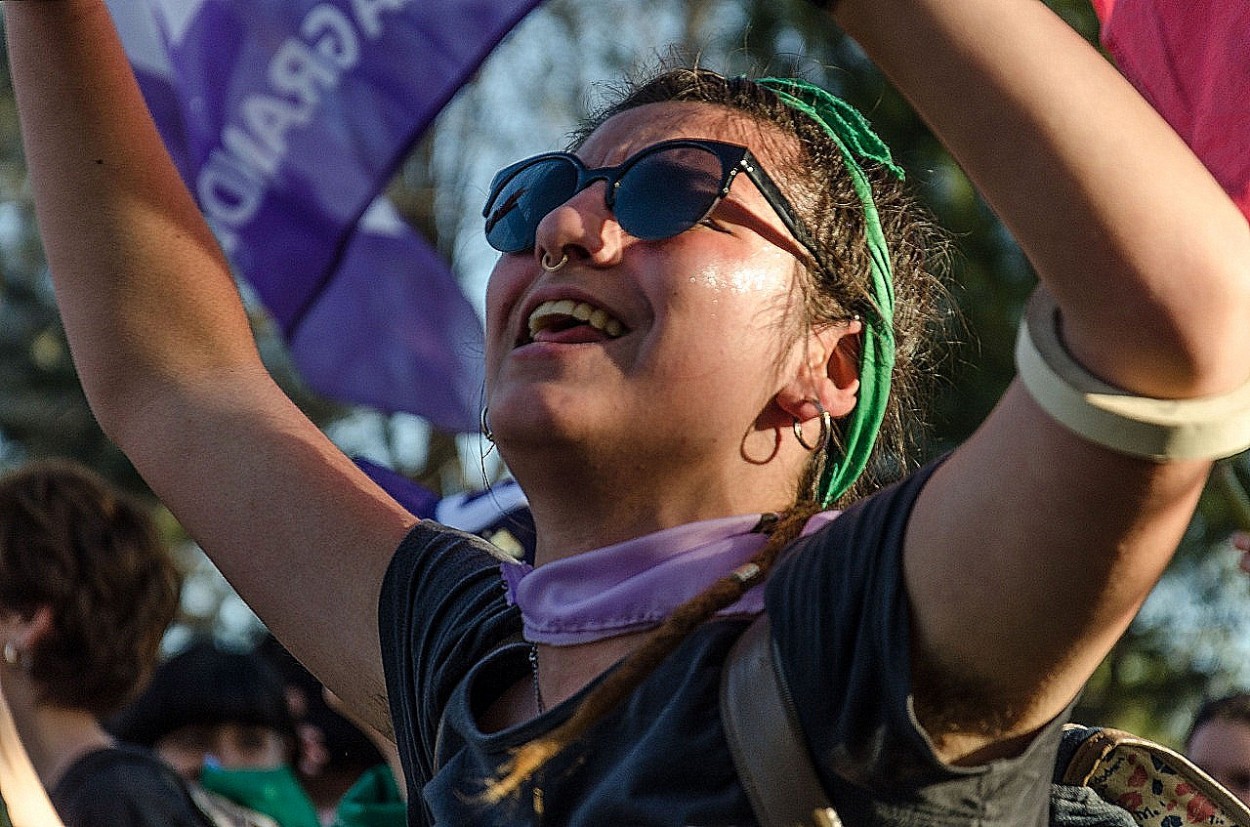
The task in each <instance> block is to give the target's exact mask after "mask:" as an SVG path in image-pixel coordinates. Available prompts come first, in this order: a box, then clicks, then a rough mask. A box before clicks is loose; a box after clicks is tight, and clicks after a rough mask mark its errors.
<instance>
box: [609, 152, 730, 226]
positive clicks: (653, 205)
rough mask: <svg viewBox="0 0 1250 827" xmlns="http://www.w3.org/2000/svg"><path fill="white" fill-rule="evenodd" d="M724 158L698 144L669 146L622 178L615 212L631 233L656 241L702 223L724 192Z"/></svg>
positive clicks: (636, 165)
mask: <svg viewBox="0 0 1250 827" xmlns="http://www.w3.org/2000/svg"><path fill="white" fill-rule="evenodd" d="M722 177H723V170H722V168H721V161H720V158H719V157H717V156H716V155H714V154H713V153H711V152H709V151H708V150H706V149H701V148H699V147H693V146H678V147H669V148H666V149H662V150H659V151H657V152H653V153H651V154H649V155H646V156H644V157H642V158H640V159H639V160H638V161H637V162H636V163H635V164H634V165H633V166H632V167H630V168H629V170H628V171H627V172H626V173H625V174H624V175H623V176H622V177H621V180H620V183H619V184H618V185H617V189H616V195H615V198H616V203H615V204H614V205H613V210H614V211H615V213H616V218H617V221H619V222H620V224H621V227H623V228H624V229H625V231H626V232H628V233H629V234H630V235H633V236H634V237H636V238H642V239H646V240H650V241H654V240H657V239H662V238H671V237H672V236H675V235H677V234H678V233H682V232H685V231H686V230H688V229H690V228H691V227H693V226H694V225H695V224H697V223H699V221H701V220H702V219H703V218H704V216H706V215H707V214H708V212H709V211H710V210H711V209H712V207H713V206H714V205H715V203H716V199H717V198H718V197H719V196H720V188H721V186H722V183H721V179H722Z"/></svg>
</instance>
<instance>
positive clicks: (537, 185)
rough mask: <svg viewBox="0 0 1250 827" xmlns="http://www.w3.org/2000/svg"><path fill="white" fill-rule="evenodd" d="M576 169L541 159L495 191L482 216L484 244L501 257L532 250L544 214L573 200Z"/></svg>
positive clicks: (568, 163) (558, 160) (566, 162)
mask: <svg viewBox="0 0 1250 827" xmlns="http://www.w3.org/2000/svg"><path fill="white" fill-rule="evenodd" d="M576 188H577V168H576V167H574V166H573V164H572V162H571V161H569V160H567V159H564V158H545V159H542V160H539V161H536V162H535V163H533V164H530V165H529V166H527V167H524V168H523V169H521V170H520V171H519V172H517V173H516V174H515V175H513V176H512V177H511V178H509V179H508V180H507V181H505V182H504V183H503V184H502V185H501V186H500V188H499V191H498V192H497V193H496V194H495V196H494V198H493V199H492V200H491V204H490V211H489V213H488V214H487V216H486V241H487V242H488V243H489V244H490V246H492V247H494V248H495V249H496V250H499V251H500V252H503V253H518V252H520V251H522V250H528V249H529V248H531V247H533V246H534V233H535V232H536V231H537V230H538V223H539V222H540V221H542V220H543V217H544V216H546V215H547V213H549V212H551V211H552V210H554V209H555V208H556V207H558V206H560V205H561V204H563V203H564V202H565V201H567V200H569V198H571V197H572V196H573V193H574V191H575V190H576Z"/></svg>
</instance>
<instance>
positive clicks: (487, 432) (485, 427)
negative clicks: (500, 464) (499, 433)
mask: <svg viewBox="0 0 1250 827" xmlns="http://www.w3.org/2000/svg"><path fill="white" fill-rule="evenodd" d="M489 413H490V408H489V407H488V406H486V405H483V406H482V414H481V417H480V422H479V424H480V427H481V429H482V436H483V437H485V438H486V441H487V442H489V443H490V444H491V445H494V444H495V432H494V431H492V430H491V429H490V420H488V419H487V418H486V415H487V414H489Z"/></svg>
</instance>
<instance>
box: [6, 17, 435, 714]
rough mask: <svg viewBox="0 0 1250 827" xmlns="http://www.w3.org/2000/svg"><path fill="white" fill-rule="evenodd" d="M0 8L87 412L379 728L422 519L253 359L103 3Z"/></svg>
mask: <svg viewBox="0 0 1250 827" xmlns="http://www.w3.org/2000/svg"><path fill="white" fill-rule="evenodd" d="M4 14H5V27H6V33H7V37H8V45H9V59H10V61H11V64H12V72H13V81H14V86H15V89H16V92H17V100H18V107H19V115H20V118H21V122H22V132H23V139H24V142H25V146H26V153H27V160H28V164H29V168H30V171H31V175H32V178H33V182H34V191H35V201H36V209H37V213H38V219H39V226H40V230H41V233H42V236H43V242H44V246H45V248H46V251H47V257H48V262H49V265H50V267H51V271H52V275H53V280H54V283H55V286H56V292H57V301H58V304H59V306H60V309H61V313H62V317H63V319H64V323H65V327H66V330H67V333H68V335H69V340H70V345H71V348H72V350H73V354H74V361H75V364H76V365H77V367H78V371H79V375H80V377H81V380H82V383H83V386H84V388H85V390H86V392H87V396H88V399H89V400H90V402H91V406H92V410H93V411H94V412H95V415H96V417H97V418H98V419H99V421H100V424H101V426H102V427H103V428H104V430H105V432H106V433H107V434H108V435H109V436H110V437H111V438H112V439H113V440H114V441H115V442H116V443H117V444H118V445H119V446H120V447H121V448H122V449H123V450H124V451H125V452H126V454H127V455H128V456H129V457H130V458H131V460H132V461H133V462H134V464H135V466H136V467H137V468H138V469H139V471H140V472H141V473H142V474H143V476H144V477H145V479H146V480H147V481H148V483H149V484H150V485H151V486H152V488H153V490H154V491H155V492H156V493H157V495H159V496H160V497H161V498H162V499H163V500H164V502H165V503H166V504H167V505H168V506H169V508H170V509H171V510H172V511H173V513H174V514H175V515H176V516H177V517H178V519H179V520H180V521H181V522H182V524H183V525H184V526H185V528H186V529H187V530H188V531H189V532H190V533H191V535H192V536H193V537H195V538H196V540H197V541H198V542H199V543H200V544H201V545H202V546H203V547H204V549H205V550H206V551H207V552H208V554H209V555H210V556H211V557H212V559H213V560H214V562H215V563H216V564H217V565H218V566H219V567H220V568H221V570H222V571H223V572H224V573H225V575H226V576H227V578H228V579H229V580H230V581H231V583H232V584H233V585H234V586H235V587H236V588H237V589H238V591H239V593H240V594H241V595H242V597H243V598H244V599H245V600H246V601H247V602H248V603H249V605H251V606H252V607H253V608H254V609H255V611H256V612H257V614H258V615H259V616H260V617H261V618H262V619H263V620H264V621H265V623H266V624H268V625H269V627H270V628H271V629H272V630H273V631H274V633H275V634H276V635H277V636H278V637H279V638H281V639H282V641H283V642H284V643H285V644H286V645H287V646H288V647H289V648H290V649H291V651H292V652H294V653H295V654H296V655H297V656H298V657H300V658H301V660H303V661H304V662H305V663H306V664H307V665H308V666H309V668H310V669H312V670H313V671H314V672H316V673H317V675H318V676H319V677H320V678H321V679H322V680H323V681H324V683H325V684H326V685H327V686H329V687H331V688H332V689H333V690H334V691H335V692H336V693H337V694H338V695H339V696H340V697H342V698H343V699H344V700H345V701H346V702H347V703H348V704H350V705H351V706H352V707H353V708H354V709H356V710H357V711H358V713H360V714H361V715H362V717H364V718H366V719H367V720H368V721H369V722H370V723H371V724H373V725H374V726H375V727H378V728H381V729H386V728H387V727H388V723H389V717H388V714H387V708H386V703H385V688H384V683H383V678H382V669H381V656H380V651H379V644H378V633H377V622H376V618H377V598H378V594H379V589H380V583H381V579H382V576H383V573H384V571H385V568H386V565H387V563H388V561H389V559H390V554H391V552H392V551H393V549H394V548H395V546H396V545H397V543H398V542H399V540H400V538H401V537H402V536H403V534H404V532H405V531H406V529H407V528H408V527H409V526H410V525H411V524H412V523H413V522H415V519H414V518H413V517H411V516H410V515H408V514H407V513H406V512H405V511H404V510H403V509H402V508H400V507H399V506H398V505H397V504H396V503H394V502H393V501H392V500H391V499H390V498H389V497H388V496H386V494H385V493H384V492H382V491H381V490H380V489H378V488H377V487H376V486H374V485H373V484H372V483H371V482H370V481H369V480H368V479H367V478H366V477H365V476H364V475H363V474H362V473H360V472H359V471H358V470H357V469H356V468H355V467H354V466H353V465H352V463H351V462H350V461H349V460H348V459H347V458H346V457H344V456H343V455H342V454H341V453H340V452H339V451H338V450H337V449H336V448H335V447H334V446H333V445H332V444H331V443H330V442H329V441H328V440H327V439H326V438H325V437H324V436H323V435H322V434H321V433H320V432H319V431H318V429H317V428H316V427H315V426H314V425H313V424H312V423H311V422H309V421H308V420H307V419H306V418H305V417H304V416H303V415H302V414H301V413H300V412H299V410H298V409H297V408H296V407H295V406H294V405H293V404H292V403H291V401H290V400H289V399H287V398H286V396H285V395H284V394H283V393H282V392H281V391H280V390H279V389H278V387H277V386H276V385H275V384H274V383H273V381H272V380H271V378H270V377H269V375H268V373H267V372H266V371H265V369H264V367H263V366H262V364H261V361H260V358H259V356H258V354H257V350H256V347H255V343H254V341H253V338H252V334H251V331H250V328H249V326H248V322H247V318H246V315H245V312H244V309H243V306H242V304H241V302H240V299H239V295H238V293H237V290H236V288H235V285H234V282H233V280H232V277H231V274H230V271H229V268H228V266H227V263H226V261H225V259H224V258H223V256H222V254H221V252H220V250H219V249H218V246H217V244H216V242H215V240H214V238H213V236H212V234H211V232H210V230H209V228H208V227H207V225H206V224H205V222H204V220H203V219H202V218H201V216H200V214H199V211H198V209H197V207H196V205H195V203H194V201H193V200H192V198H191V196H190V194H189V193H188V192H187V190H186V188H185V187H184V186H183V184H182V181H181V179H180V177H179V175H178V173H177V171H176V169H175V167H174V166H173V164H172V163H171V161H170V160H169V158H168V156H167V154H166V152H165V149H164V146H163V144H162V143H161V140H160V137H159V135H158V133H157V131H156V129H155V127H154V125H153V124H152V121H151V119H150V117H149V115H148V112H147V108H146V106H145V104H144V101H143V98H142V96H141V94H140V92H139V90H138V87H137V85H136V83H135V80H134V77H133V75H132V73H131V70H130V66H129V63H128V61H127V59H126V56H125V54H124V53H123V51H122V47H121V45H120V43H119V41H118V39H117V37H116V34H115V32H114V29H113V25H112V20H111V18H110V16H109V12H108V10H107V8H106V6H105V4H104V2H103V0H55V2H9V3H5V4H4ZM387 731H389V730H387Z"/></svg>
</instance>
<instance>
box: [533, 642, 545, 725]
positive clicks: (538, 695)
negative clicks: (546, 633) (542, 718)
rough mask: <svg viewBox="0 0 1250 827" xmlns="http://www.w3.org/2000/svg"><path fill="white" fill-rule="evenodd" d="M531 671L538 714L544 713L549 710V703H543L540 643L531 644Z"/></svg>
mask: <svg viewBox="0 0 1250 827" xmlns="http://www.w3.org/2000/svg"><path fill="white" fill-rule="evenodd" d="M530 673H531V675H532V676H533V679H534V706H535V707H537V709H538V714H539V715H542V714H543V713H544V712H546V711H547V705H546V704H545V703H543V688H542V686H540V685H539V683H538V644H537V643H531V644H530Z"/></svg>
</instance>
